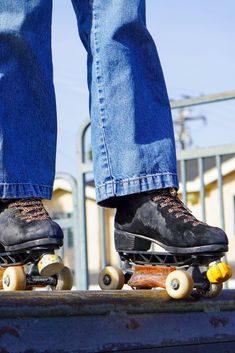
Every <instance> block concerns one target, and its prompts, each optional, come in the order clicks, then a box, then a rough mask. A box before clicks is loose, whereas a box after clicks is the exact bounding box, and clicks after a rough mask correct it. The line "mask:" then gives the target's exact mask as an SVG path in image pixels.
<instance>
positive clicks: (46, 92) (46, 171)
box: [0, 0, 56, 199]
mask: <svg viewBox="0 0 235 353" xmlns="http://www.w3.org/2000/svg"><path fill="white" fill-rule="evenodd" d="M51 12H52V1H51V0H31V1H26V0H18V1H12V0H2V1H1V2H0V101H1V104H0V146H1V147H0V199H3V198H6V199H9V198H26V197H33V196H34V197H40V198H50V197H51V194H52V185H53V179H54V173H55V151H56V109H55V95H54V87H53V82H52V59H51Z"/></svg>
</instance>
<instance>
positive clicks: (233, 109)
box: [53, 0, 235, 174]
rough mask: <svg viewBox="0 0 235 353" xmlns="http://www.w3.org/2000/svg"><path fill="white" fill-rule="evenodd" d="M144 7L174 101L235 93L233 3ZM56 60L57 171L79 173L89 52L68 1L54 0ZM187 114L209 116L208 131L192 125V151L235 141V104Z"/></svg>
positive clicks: (154, 2) (157, 1) (168, 1)
mask: <svg viewBox="0 0 235 353" xmlns="http://www.w3.org/2000/svg"><path fill="white" fill-rule="evenodd" d="M113 1H118V0H113ZM126 1H128V0H126ZM146 4H147V20H148V28H149V30H150V33H151V34H152V36H153V38H154V40H155V42H156V44H157V48H158V52H159V55H160V58H161V62H162V66H163V71H164V74H165V79H166V83H167V87H168V93H169V97H170V98H172V99H177V98H181V97H182V96H183V95H191V96H197V95H200V94H210V93H217V92H222V91H229V90H235V45H234V37H235V21H234V13H235V1H234V0H225V1H223V2H222V1H220V0H206V1H205V0H197V1H188V0H177V1H172V0H164V1H163V0H147V1H146ZM53 59H54V81H55V88H56V96H57V111H58V148H57V171H66V172H71V173H73V174H75V173H76V152H75V151H76V133H77V131H78V129H79V127H80V124H81V123H82V122H83V121H84V120H85V119H86V118H88V91H87V87H86V53H85V50H84V48H83V46H82V44H81V42H80V39H79V37H78V34H77V27H76V19H75V15H74V13H73V9H72V6H71V3H70V1H68V0H59V1H54V14H53ZM189 113H190V114H191V115H193V116H194V115H198V114H199V115H205V116H206V117H207V125H206V126H204V125H203V123H202V122H201V121H198V122H192V123H191V124H190V125H189V128H190V130H191V135H192V138H193V145H192V147H197V146H200V147H203V146H211V145H218V144H225V143H234V142H235V138H234V131H235V100H234V101H230V102H226V103H217V104H212V105H207V106H200V107H198V108H196V109H193V110H192V111H191V112H189ZM175 114H177V112H176V113H174V115H175Z"/></svg>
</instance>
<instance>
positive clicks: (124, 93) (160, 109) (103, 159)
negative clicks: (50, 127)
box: [73, 0, 178, 207]
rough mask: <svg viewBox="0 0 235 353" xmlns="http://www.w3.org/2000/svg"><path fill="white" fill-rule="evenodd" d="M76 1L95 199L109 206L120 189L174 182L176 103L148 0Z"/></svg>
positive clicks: (134, 190)
mask: <svg viewBox="0 0 235 353" xmlns="http://www.w3.org/2000/svg"><path fill="white" fill-rule="evenodd" d="M73 3H74V5H75V8H76V10H77V15H78V25H79V29H80V34H81V36H82V38H83V40H84V39H85V40H86V43H87V45H86V47H87V50H88V54H89V62H88V71H89V88H90V93H91V125H92V148H93V161H94V173H95V183H96V192H97V201H98V203H99V204H101V205H105V206H108V207H109V206H111V205H113V201H115V200H116V199H115V198H116V197H118V196H122V195H128V194H133V193H138V192H142V191H146V190H153V189H156V188H165V187H170V186H172V187H177V186H178V181H177V174H176V173H177V172H176V157H175V142H174V135H173V126H172V118H171V110H170V105H169V100H168V96H167V92H166V87H165V82H164V78H163V74H162V69H161V65H160V62H159V58H158V54H157V50H156V47H155V44H154V42H153V39H152V38H151V36H150V34H149V32H148V31H147V29H146V25H145V2H144V1H143V0H129V1H125V0H119V1H111V0H107V1H102V0H92V1H88V0H87V1H79V0H74V1H73ZM85 4H86V5H85ZM85 7H87V14H86V15H87V17H86V16H85V14H84V17H82V15H81V13H82V12H83V11H84V9H83V8H85ZM83 13H84V12H83ZM114 205H115V203H114Z"/></svg>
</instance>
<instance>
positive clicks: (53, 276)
mask: <svg viewBox="0 0 235 353" xmlns="http://www.w3.org/2000/svg"><path fill="white" fill-rule="evenodd" d="M72 286H73V276H72V273H71V271H70V269H69V268H68V267H66V266H64V264H63V261H62V259H61V258H60V256H58V255H56V254H55V246H51V248H50V247H48V246H45V247H43V246H42V245H40V246H38V247H37V246H36V245H35V246H34V247H33V248H30V249H28V250H27V249H23V250H22V251H20V250H19V249H17V251H2V252H1V251H0V289H3V290H5V291H17V290H32V289H34V288H35V287H42V288H43V287H44V288H47V289H51V290H70V289H71V288H72Z"/></svg>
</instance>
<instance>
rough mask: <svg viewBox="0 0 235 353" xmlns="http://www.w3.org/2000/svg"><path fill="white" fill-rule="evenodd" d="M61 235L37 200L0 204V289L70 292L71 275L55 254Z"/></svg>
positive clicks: (61, 238)
mask: <svg viewBox="0 0 235 353" xmlns="http://www.w3.org/2000/svg"><path fill="white" fill-rule="evenodd" d="M62 245H63V232H62V230H61V228H60V227H59V225H58V224H57V223H55V222H53V221H52V219H51V218H50V216H49V215H48V213H47V211H46V210H45V208H44V206H43V204H42V201H41V200H40V199H34V198H30V199H16V200H13V199H12V200H1V201H0V289H3V290H5V291H15V290H31V289H33V288H34V287H49V288H51V289H52V290H63V289H68V290H69V289H71V288H72V285H73V279H72V274H71V272H70V270H69V269H68V268H67V267H65V266H64V264H63V261H62V259H61V258H60V257H59V256H58V255H56V254H55V250H57V249H59V248H60V247H61V246H62Z"/></svg>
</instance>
